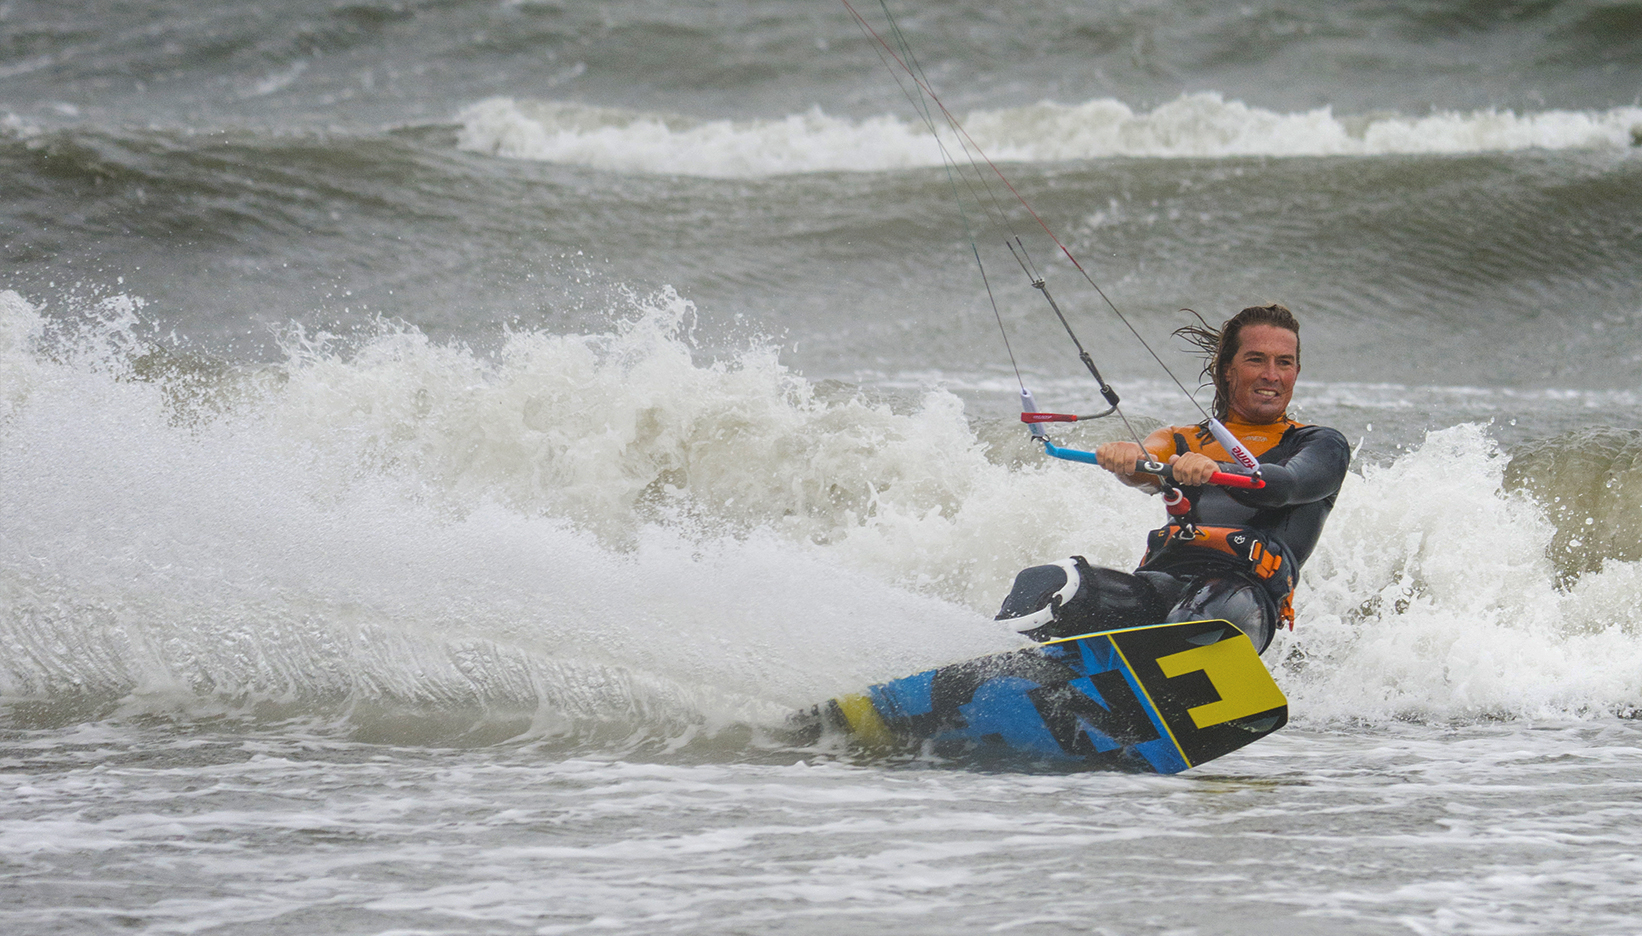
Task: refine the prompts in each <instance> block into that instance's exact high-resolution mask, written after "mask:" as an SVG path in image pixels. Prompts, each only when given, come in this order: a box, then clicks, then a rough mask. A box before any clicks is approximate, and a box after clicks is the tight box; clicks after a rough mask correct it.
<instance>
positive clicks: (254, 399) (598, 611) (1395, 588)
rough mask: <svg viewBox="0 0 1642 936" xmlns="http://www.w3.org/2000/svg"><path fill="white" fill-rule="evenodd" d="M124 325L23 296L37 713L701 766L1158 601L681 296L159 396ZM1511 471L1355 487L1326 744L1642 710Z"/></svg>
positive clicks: (996, 488)
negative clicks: (1073, 607)
mask: <svg viewBox="0 0 1642 936" xmlns="http://www.w3.org/2000/svg"><path fill="white" fill-rule="evenodd" d="M98 315H99V316H101V318H99V319H96V320H95V321H93V322H91V323H90V324H87V325H86V326H84V327H81V328H79V329H76V330H74V332H73V334H72V335H70V334H68V333H67V332H65V331H64V330H63V329H61V328H53V327H51V326H49V324H48V323H47V322H46V321H45V320H43V319H42V318H41V317H40V315H39V314H38V312H37V311H36V310H34V309H33V308H31V307H30V306H29V305H28V304H27V303H26V302H24V301H22V300H21V299H19V298H17V297H16V295H15V294H0V374H3V375H4V380H5V382H4V384H0V402H3V404H4V406H5V409H4V412H0V442H3V443H4V444H3V445H0V491H3V494H0V530H3V531H4V535H3V536H0V646H4V648H5V653H4V655H3V657H0V700H5V701H7V702H11V703H21V702H30V701H32V702H33V703H38V704H42V705H46V706H47V708H50V707H51V706H52V705H53V704H61V705H68V704H70V701H71V700H74V699H78V698H81V697H85V696H90V697H95V698H100V699H103V700H104V701H105V702H107V701H108V700H117V701H120V702H121V704H124V705H127V706H137V707H139V708H155V707H159V708H166V707H172V706H176V705H179V704H182V705H185V706H186V705H189V704H193V702H191V701H190V700H193V701H194V702H199V701H201V700H203V701H204V702H206V703H209V704H211V705H219V706H220V705H227V706H230V707H239V708H246V707H249V708H250V709H252V710H257V709H267V708H270V707H272V708H274V709H278V710H285V709H284V708H282V707H287V708H288V707H291V706H294V707H296V708H297V709H298V710H305V708H304V707H306V709H312V707H313V706H316V705H317V706H319V707H320V708H321V710H324V711H336V710H337V706H338V705H341V706H343V708H344V709H347V708H348V707H350V706H356V707H359V708H360V709H366V708H370V709H373V710H382V709H384V708H385V709H387V710H405V709H410V710H416V711H422V710H427V709H433V710H440V709H450V710H472V709H479V710H484V711H493V712H500V713H502V714H504V715H505V714H506V713H509V712H511V713H514V715H515V716H517V715H518V713H520V712H522V713H524V715H525V716H526V717H528V718H531V719H534V721H535V729H534V730H538V731H543V732H547V733H555V732H559V733H562V732H569V731H585V730H593V731H597V730H599V729H598V726H599V725H601V724H608V725H611V726H614V728H615V730H617V731H618V732H621V733H623V734H625V733H626V732H628V731H631V730H633V727H634V726H635V725H637V726H644V727H641V728H640V729H639V731H640V733H641V734H644V733H648V734H650V735H652V736H653V735H661V736H666V737H675V738H683V737H687V736H689V735H690V734H691V733H693V732H696V731H699V730H700V729H702V728H709V729H710V728H711V727H713V726H715V725H723V724H728V723H736V722H744V721H755V722H758V721H768V720H770V719H773V718H776V717H777V716H778V715H779V713H780V712H782V711H784V710H785V708H786V707H787V706H792V705H798V704H801V703H804V702H806V701H810V700H813V699H816V698H824V697H825V696H826V695H829V694H832V693H835V692H837V691H841V690H844V689H849V688H852V687H857V686H859V685H861V684H864V683H866V682H869V681H874V680H880V679H885V678H889V677H893V676H896V675H902V674H904V673H906V672H910V671H913V670H915V669H916V668H918V667H921V666H924V665H930V664H935V663H940V662H946V661H950V660H952V659H957V658H963V657H967V656H972V655H977V654H980V653H985V652H991V651H995V650H999V649H1003V648H1006V647H1008V646H1011V645H1013V644H1012V640H1013V638H1012V637H1011V636H1010V635H1008V634H1005V633H1003V632H1002V631H1001V630H1000V629H998V628H997V627H996V625H994V624H992V623H991V622H990V621H989V620H988V617H989V615H990V612H991V610H992V609H994V608H995V607H996V603H997V601H998V600H999V598H1000V596H1001V595H1002V593H1003V592H1004V591H1005V590H1006V588H1007V586H1008V583H1009V580H1010V577H1011V576H1012V574H1013V573H1014V571H1015V570H1017V569H1019V568H1021V567H1023V566H1025V565H1029V564H1033V563H1036V562H1040V561H1043V560H1046V559H1052V558H1057V557H1062V556H1066V555H1069V554H1073V553H1082V554H1084V555H1086V556H1088V557H1089V558H1090V559H1091V560H1092V561H1094V562H1096V563H1099V564H1106V565H1112V566H1116V567H1127V566H1130V565H1132V564H1133V563H1134V561H1135V560H1136V558H1137V556H1138V552H1139V547H1140V533H1141V531H1143V530H1144V529H1146V528H1148V527H1149V526H1152V525H1154V524H1155V523H1156V522H1157V520H1158V519H1159V516H1160V514H1159V512H1158V510H1157V505H1156V503H1155V502H1153V501H1152V500H1150V499H1148V498H1146V497H1144V496H1142V495H1140V494H1138V493H1136V492H1134V491H1130V490H1128V489H1125V488H1122V487H1121V486H1119V485H1117V484H1116V483H1115V482H1114V481H1112V480H1111V479H1109V478H1106V477H1105V476H1104V475H1102V474H1100V473H1097V472H1093V471H1090V470H1088V469H1086V468H1083V467H1081V466H1076V465H1068V464H1065V463H1046V462H1045V461H1044V460H1043V459H1041V457H1039V456H1037V455H1035V454H1034V450H1033V449H1032V448H1031V447H1030V445H1029V444H1028V443H1026V442H1025V441H1024V438H1023V437H1021V434H1020V433H1019V432H1018V431H1011V432H1008V433H1007V434H1004V433H1003V432H1002V431H1001V429H1000V430H999V431H998V432H994V431H993V430H992V428H990V424H987V423H984V422H983V423H980V424H973V425H972V424H971V422H970V421H969V419H968V418H967V417H966V415H965V413H964V409H963V406H962V404H961V402H960V401H959V400H958V399H957V398H956V397H954V396H953V395H951V394H950V393H947V392H945V391H940V390H935V391H930V392H927V393H925V394H924V395H923V396H922V397H921V399H917V400H915V401H912V402H910V403H908V404H906V405H897V406H890V405H888V404H885V403H880V402H873V401H871V400H870V399H868V398H865V397H862V396H859V395H852V394H848V393H845V394H843V395H836V394H833V395H829V394H828V393H824V392H822V391H821V390H820V389H819V388H818V387H816V386H815V385H812V384H811V383H809V382H808V381H806V380H804V379H803V378H801V377H799V376H798V375H795V374H792V373H790V372H788V371H787V370H785V369H784V368H783V367H782V366H781V364H780V363H779V361H778V360H777V358H776V356H775V354H774V352H773V351H770V350H767V349H755V350H752V351H749V352H746V353H745V354H743V355H741V356H740V357H739V358H737V359H735V360H731V361H723V362H717V363H702V362H699V361H696V360H694V359H693V355H692V350H691V347H690V344H689V340H688V337H687V335H688V331H689V323H690V321H691V317H692V315H693V310H692V308H691V306H690V304H689V303H688V302H687V301H685V300H683V299H682V298H680V297H678V296H676V295H673V294H671V293H670V292H669V293H663V294H661V295H658V296H654V297H650V298H648V299H644V300H640V301H638V302H636V303H635V306H634V308H633V309H631V310H629V315H628V317H627V319H626V321H625V322H624V323H623V324H622V325H620V326H619V327H617V328H614V329H612V330H611V331H610V332H608V333H605V334H593V335H552V334H545V333H519V334H514V335H511V336H509V337H508V338H507V340H506V342H505V345H504V347H503V348H502V349H501V350H500V352H499V353H498V355H497V356H496V357H495V358H490V357H487V356H483V355H479V354H476V353H474V352H472V351H470V350H468V349H466V348H462V347H449V346H440V345H437V344H434V343H432V342H430V341H429V340H427V338H426V337H425V336H423V335H422V334H420V333H418V332H416V331H413V330H407V329H404V328H388V327H384V328H383V329H382V331H381V333H380V334H378V335H377V336H376V337H374V338H372V339H370V340H368V341H365V342H364V343H363V344H361V345H359V346H358V347H355V348H352V349H342V348H338V347H333V346H331V344H330V343H329V342H327V341H326V340H324V339H322V338H315V337H311V336H301V335H292V336H291V337H290V338H289V339H288V341H287V346H288V349H289V356H288V359H287V360H286V361H285V362H284V363H283V364H282V365H280V366H279V367H278V368H276V369H274V370H272V371H255V372H238V373H231V374H229V375H227V376H223V375H221V374H217V373H215V372H213V371H210V370H206V371H197V370H196V371H189V370H187V368H182V369H180V370H177V371H176V372H174V373H172V374H171V376H165V372H164V370H163V368H161V369H159V370H156V369H155V366H154V365H153V364H151V363H148V364H144V365H143V366H138V362H139V361H146V360H148V359H147V358H146V357H145V355H146V354H147V353H148V352H147V349H146V348H145V346H144V344H143V342H141V341H140V340H138V339H137V338H136V337H135V336H134V331H133V328H134V324H133V323H134V322H135V321H136V315H137V313H136V311H135V303H130V302H122V301H114V302H111V303H107V304H105V305H104V306H103V308H102V309H101V311H100V312H98ZM156 374H158V375H159V376H156ZM202 388H203V389H202ZM983 438H986V439H991V440H993V441H992V442H991V443H984V442H983V441H981V440H982V439H983ZM1085 444H1087V443H1085ZM1505 461H1506V458H1505V456H1504V455H1503V454H1501V453H1500V452H1498V451H1497V450H1496V449H1495V448H1494V445H1493V443H1492V442H1491V441H1490V440H1489V439H1488V438H1487V436H1486V435H1485V434H1484V432H1483V431H1482V430H1481V429H1480V428H1479V427H1476V426H1459V427H1455V428H1451V429H1446V430H1443V431H1441V432H1438V433H1435V434H1433V435H1432V436H1431V437H1430V438H1429V439H1428V441H1427V442H1426V443H1425V444H1424V445H1422V446H1420V447H1418V448H1417V449H1416V450H1414V451H1411V452H1409V453H1407V454H1405V455H1403V456H1401V457H1400V458H1398V459H1396V460H1395V461H1394V462H1392V463H1390V464H1388V465H1384V466H1369V467H1366V468H1363V469H1362V470H1360V471H1359V472H1357V473H1354V474H1352V475H1351V476H1350V477H1349V479H1348V482H1347V485H1346V488H1345V490H1344V491H1343V492H1342V495H1341V499H1340V504H1339V507H1338V509H1337V511H1336V513H1335V516H1334V518H1333V520H1332V521H1331V523H1330V527H1329V530H1328V531H1327V533H1326V535H1325V537H1324V539H1323V542H1322V544H1321V546H1320V547H1319V550H1318V552H1317V553H1316V555H1315V557H1314V558H1313V560H1312V562H1311V564H1310V565H1309V566H1308V567H1307V569H1306V571H1305V578H1304V582H1303V585H1302V588H1301V591H1300V595H1299V601H1298V609H1299V617H1300V626H1299V629H1298V630H1297V631H1295V632H1294V633H1293V634H1292V635H1284V636H1283V637H1282V638H1281V639H1280V642H1279V643H1278V644H1277V645H1276V647H1275V648H1274V649H1273V650H1272V651H1269V652H1268V659H1269V660H1271V661H1272V662H1273V663H1274V665H1277V667H1278V673H1279V676H1280V679H1281V680H1282V682H1283V684H1284V685H1285V687H1286V688H1287V689H1288V690H1289V692H1290V694H1291V697H1292V698H1293V700H1294V703H1295V712H1296V714H1297V715H1298V716H1299V717H1300V718H1302V719H1331V718H1369V719H1382V718H1407V717H1415V718H1423V719H1436V720H1445V719H1454V718H1458V719H1468V718H1475V717H1478V716H1487V717H1495V716H1517V715H1523V716H1534V715H1542V714H1558V715H1569V714H1571V715H1580V714H1585V713H1595V712H1609V711H1623V710H1629V709H1630V708H1631V707H1633V706H1635V705H1636V702H1637V700H1638V699H1642V616H1639V615H1638V612H1637V611H1636V608H1637V607H1638V606H1639V604H1642V603H1639V602H1638V600H1637V599H1638V597H1642V571H1639V569H1642V567H1639V566H1638V565H1637V564H1635V563H1625V562H1617V561H1612V560H1610V561H1609V562H1608V563H1607V565H1606V566H1605V567H1604V568H1602V569H1601V570H1600V571H1597V572H1593V573H1589V574H1587V575H1585V576H1584V577H1583V578H1581V579H1579V580H1578V582H1577V583H1576V584H1575V585H1574V586H1573V587H1572V588H1571V589H1570V590H1568V591H1566V592H1564V591H1560V590H1559V589H1558V586H1557V577H1556V570H1555V569H1554V568H1553V565H1552V563H1551V561H1550V560H1549V559H1548V550H1549V548H1550V544H1551V540H1552V536H1553V530H1552V528H1551V524H1550V523H1549V522H1548V520H1547V519H1546V517H1545V515H1544V513H1543V511H1541V510H1540V508H1539V507H1538V506H1537V505H1536V504H1534V503H1533V502H1531V501H1529V500H1528V499H1526V498H1525V497H1524V496H1522V495H1517V494H1509V493H1506V492H1505V491H1503V490H1502V472H1503V466H1504V463H1505ZM75 704H78V703H75ZM105 708H106V706H105ZM590 726H591V727H590ZM624 726H625V727H624Z"/></svg>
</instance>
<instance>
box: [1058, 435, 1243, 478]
mask: <svg viewBox="0 0 1642 936" xmlns="http://www.w3.org/2000/svg"><path fill="white" fill-rule="evenodd" d="M1038 441H1039V442H1042V443H1043V450H1044V451H1045V452H1047V453H1048V454H1049V455H1050V456H1052V457H1054V458H1060V459H1064V460H1066V461H1075V462H1083V463H1084V464H1086V465H1098V464H1100V459H1098V458H1096V457H1095V453H1094V452H1084V451H1080V450H1078V449H1072V448H1062V447H1060V446H1058V445H1056V444H1055V443H1053V442H1051V441H1049V439H1048V438H1047V437H1040V438H1039V439H1038ZM1135 470H1136V471H1144V472H1145V473H1147V474H1151V475H1157V476H1158V477H1160V478H1162V479H1163V480H1165V481H1168V482H1170V483H1171V484H1172V483H1173V482H1174V466H1172V465H1165V464H1163V463H1162V462H1155V461H1143V462H1140V463H1139V464H1137V465H1135ZM1209 483H1210V484H1218V485H1220V486H1221V487H1229V488H1242V489H1243V490H1245V491H1258V490H1260V489H1261V488H1263V487H1265V486H1266V482H1265V481H1264V480H1263V479H1260V478H1251V477H1249V476H1248V475H1240V474H1232V473H1231V472H1229V471H1216V472H1215V473H1214V474H1212V475H1210V476H1209Z"/></svg>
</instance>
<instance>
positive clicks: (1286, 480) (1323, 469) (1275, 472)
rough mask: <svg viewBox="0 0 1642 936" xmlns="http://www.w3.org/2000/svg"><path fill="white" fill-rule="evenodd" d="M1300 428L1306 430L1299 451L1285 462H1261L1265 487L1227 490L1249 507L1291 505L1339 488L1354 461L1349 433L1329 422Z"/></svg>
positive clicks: (1303, 502) (1309, 500)
mask: <svg viewBox="0 0 1642 936" xmlns="http://www.w3.org/2000/svg"><path fill="white" fill-rule="evenodd" d="M1298 431H1300V432H1304V433H1305V434H1306V435H1305V437H1304V439H1303V440H1302V441H1301V442H1300V447H1299V450H1298V451H1296V452H1295V453H1294V454H1293V455H1291V456H1289V457H1288V458H1286V459H1284V460H1283V462H1282V463H1281V464H1275V463H1262V464H1261V465H1260V477H1261V478H1263V479H1264V480H1265V482H1266V486H1265V487H1263V488H1260V489H1259V490H1252V491H1246V490H1238V489H1231V488H1228V489H1227V491H1226V493H1228V494H1230V495H1231V496H1232V498H1233V499H1234V500H1236V501H1237V502H1238V503H1240V504H1244V505H1246V506H1249V507H1288V506H1290V505H1293V504H1309V503H1311V502H1312V501H1320V500H1322V499H1323V498H1325V497H1328V496H1329V495H1331V494H1334V493H1336V492H1338V491H1339V490H1340V482H1342V481H1344V480H1345V476H1346V469H1347V468H1348V467H1350V465H1351V445H1350V444H1349V443H1348V442H1346V437H1345V436H1343V435H1341V434H1340V433H1338V432H1336V431H1335V430H1333V429H1330V428H1328V427H1327V426H1308V427H1306V428H1305V429H1301V430H1298Z"/></svg>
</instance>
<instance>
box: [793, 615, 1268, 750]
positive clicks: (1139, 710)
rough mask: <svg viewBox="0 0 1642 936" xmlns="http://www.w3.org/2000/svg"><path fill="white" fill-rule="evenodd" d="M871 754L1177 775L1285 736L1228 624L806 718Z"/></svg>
mask: <svg viewBox="0 0 1642 936" xmlns="http://www.w3.org/2000/svg"><path fill="white" fill-rule="evenodd" d="M801 721H803V722H805V723H807V724H808V725H810V726H814V727H818V728H820V729H821V730H822V731H823V732H825V731H828V730H831V731H833V732H842V733H844V734H845V735H847V736H848V738H849V739H850V741H851V742H853V743H855V744H857V745H859V746H861V747H863V748H868V749H873V750H880V751H891V750H913V751H918V750H921V751H926V752H928V753H932V754H934V755H936V756H948V757H965V756H973V755H977V754H978V755H983V756H986V755H1005V756H1011V757H1025V758H1027V759H1032V760H1048V761H1061V762H1073V763H1075V762H1081V763H1082V764H1083V765H1086V766H1088V767H1090V768H1094V769H1106V770H1126V771H1140V772H1145V771H1152V772H1155V773H1160V774H1172V773H1178V772H1180V771H1182V770H1185V769H1187V768H1188V767H1195V766H1197V765H1198V764H1202V763H1204V762H1206V761H1210V760H1213V759H1214V758H1216V757H1220V756H1221V755H1223V754H1228V753H1230V752H1232V751H1235V750H1237V749H1238V748H1240V747H1243V746H1244V745H1246V744H1249V743H1250V742H1253V741H1256V740H1258V739H1260V738H1263V737H1265V736H1266V735H1269V734H1271V733H1272V732H1274V731H1276V730H1277V729H1279V728H1281V727H1283V725H1285V724H1287V723H1288V699H1287V698H1285V697H1284V695H1283V691H1282V690H1281V689H1279V688H1278V687H1277V683H1276V682H1274V681H1273V680H1272V678H1271V674H1270V673H1268V672H1267V671H1266V667H1265V665H1264V664H1263V663H1261V662H1260V656H1259V654H1258V653H1257V652H1256V651H1255V649H1254V645H1253V644H1252V643H1251V642H1250V641H1249V638H1248V637H1247V636H1245V635H1244V634H1243V632H1242V631H1240V630H1238V629H1237V627H1236V626H1235V625H1233V624H1231V623H1229V622H1227V621H1186V622H1175V623H1165V624H1152V625H1147V626H1144V627H1129V628H1121V629H1117V630H1109V631H1099V632H1096V633H1090V634H1083V635H1080V636H1077V637H1067V638H1063V639H1060V640H1052V641H1049V642H1047V643H1043V644H1039V645H1037V646H1035V647H1029V648H1026V649H1022V650H1017V651H1013V652H1010V653H1000V654H995V655H993V656H987V657H981V658H979V659H975V660H969V661H967V662H964V663H956V664H953V665H950V666H943V667H940V668H938V669H932V670H928V671H926V672H922V673H918V674H917V675H914V676H908V677H905V678H903V679H897V680H894V681H892V682H887V683H883V684H882V685H877V686H872V687H871V688H869V689H868V690H867V691H866V692H865V693H864V694H859V695H845V696H839V697H838V698H835V699H831V700H829V701H827V702H825V703H823V704H822V705H818V706H814V707H812V708H811V709H810V710H808V711H807V712H805V713H803V716H802V718H801Z"/></svg>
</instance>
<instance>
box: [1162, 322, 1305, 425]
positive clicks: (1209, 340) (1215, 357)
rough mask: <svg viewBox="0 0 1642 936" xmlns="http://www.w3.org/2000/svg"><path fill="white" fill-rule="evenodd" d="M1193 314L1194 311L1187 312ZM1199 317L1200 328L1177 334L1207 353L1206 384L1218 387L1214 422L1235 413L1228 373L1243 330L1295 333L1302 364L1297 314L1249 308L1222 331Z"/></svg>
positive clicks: (1296, 352) (1296, 357) (1184, 329)
mask: <svg viewBox="0 0 1642 936" xmlns="http://www.w3.org/2000/svg"><path fill="white" fill-rule="evenodd" d="M1182 311H1185V312H1192V310H1191V309H1183V310H1182ZM1192 315H1195V316H1197V324H1196V325H1183V326H1181V327H1180V328H1177V329H1175V330H1174V333H1175V336H1176V337H1178V338H1184V339H1186V341H1187V343H1189V344H1191V345H1194V346H1196V347H1197V348H1198V350H1200V351H1202V352H1203V372H1202V375H1201V376H1202V379H1203V383H1213V384H1214V407H1213V410H1212V411H1213V413H1214V418H1216V419H1219V420H1225V418H1226V416H1227V415H1228V414H1229V413H1230V412H1231V385H1230V378H1229V377H1228V376H1227V372H1228V371H1230V370H1231V365H1232V361H1235V360H1236V359H1237V352H1238V349H1239V348H1240V347H1241V346H1242V344H1243V329H1244V328H1246V327H1248V326H1250V325H1275V326H1277V327H1278V328H1286V329H1288V330H1289V331H1291V332H1294V361H1295V363H1296V364H1298V363H1299V362H1300V320H1299V319H1296V318H1295V317H1294V313H1293V312H1290V311H1289V310H1288V309H1287V308H1285V307H1284V306H1282V305H1279V304H1278V303H1275V302H1273V303H1272V304H1271V305H1263V306H1249V307H1248V308H1247V309H1244V310H1243V311H1241V312H1239V313H1237V314H1236V315H1234V316H1232V317H1231V318H1229V319H1226V321H1225V322H1224V323H1223V324H1222V325H1221V326H1220V327H1219V328H1212V327H1210V326H1209V323H1208V322H1205V321H1203V316H1201V315H1198V314H1197V313H1196V312H1192Z"/></svg>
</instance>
